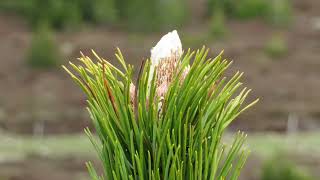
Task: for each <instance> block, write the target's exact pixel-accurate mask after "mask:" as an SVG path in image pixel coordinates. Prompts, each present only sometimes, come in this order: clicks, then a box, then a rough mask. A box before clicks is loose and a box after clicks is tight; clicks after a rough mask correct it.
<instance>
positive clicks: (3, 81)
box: [0, 0, 320, 180]
mask: <svg viewBox="0 0 320 180" xmlns="http://www.w3.org/2000/svg"><path fill="white" fill-rule="evenodd" d="M173 29H177V30H178V32H179V35H180V38H181V40H182V44H183V47H184V48H185V49H187V48H189V47H190V48H193V49H196V48H200V47H201V46H203V45H205V46H207V47H209V48H210V49H211V55H212V56H214V55H217V53H219V52H220V51H221V50H223V49H224V50H225V57H226V58H228V59H230V60H233V61H234V63H233V65H232V68H231V69H230V70H229V71H228V74H232V73H234V72H236V71H237V70H240V71H243V72H245V77H244V79H243V81H244V83H245V85H246V86H248V87H249V88H252V89H253V93H252V95H251V97H250V98H251V100H253V99H255V98H257V97H259V98H260V102H259V103H258V105H256V106H255V107H254V108H252V109H250V110H249V111H248V112H246V113H244V114H243V115H242V116H241V117H240V118H239V119H237V120H236V121H235V122H234V123H233V125H232V127H231V128H230V129H229V131H230V134H232V133H233V132H234V131H236V130H238V129H240V130H243V131H246V132H247V133H248V142H247V146H248V147H249V148H250V149H251V151H252V153H251V156H250V158H249V159H248V163H247V165H246V166H245V168H244V171H243V173H242V175H241V179H243V180H258V179H261V180H278V179H279V180H300V179H302V180H303V179H305V180H309V179H310V180H311V179H314V180H315V179H319V177H320V171H319V169H320V133H319V129H320V95H319V92H320V1H319V0H0V59H1V60H0V63H1V64H0V180H43V179H46V180H57V179H59V180H73V179H74V180H82V179H83V180H85V179H89V178H88V175H87V173H86V168H85V165H84V162H86V161H88V160H90V161H93V162H94V163H96V164H97V165H98V166H99V161H98V160H97V157H96V155H95V152H94V150H93V148H92V147H91V144H90V142H89V141H88V139H87V137H86V136H84V133H83V129H84V128H85V127H87V126H89V127H91V122H90V119H89V117H88V114H87V112H86V109H85V106H86V102H85V99H86V98H85V97H84V96H83V94H82V93H81V92H80V90H79V88H78V87H77V86H76V85H75V84H74V83H73V82H72V81H71V79H70V78H69V77H68V75H67V74H66V73H65V72H64V71H63V70H62V68H61V64H67V63H68V61H69V60H71V61H75V60H76V58H77V57H79V56H80V53H79V52H80V51H82V52H83V53H85V54H86V55H91V49H94V50H95V51H96V52H97V53H98V54H99V55H100V56H102V57H104V58H107V59H108V60H110V61H111V62H112V63H115V61H114V59H115V57H114V51H115V48H116V47H119V48H120V49H121V50H122V52H123V54H124V56H125V57H126V60H127V61H128V62H129V63H130V64H133V65H134V66H135V67H139V66H140V64H141V61H142V60H143V59H146V58H148V57H149V56H150V48H151V47H153V46H154V45H155V44H156V42H157V41H158V40H159V39H160V37H161V36H162V35H164V34H166V33H167V32H168V31H172V30H173ZM228 74H227V75H228Z"/></svg>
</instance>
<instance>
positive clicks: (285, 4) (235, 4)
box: [208, 0, 292, 26]
mask: <svg viewBox="0 0 320 180" xmlns="http://www.w3.org/2000/svg"><path fill="white" fill-rule="evenodd" d="M217 6H222V7H223V9H224V11H225V14H226V15H227V16H228V17H231V18H236V19H242V20H247V19H253V18H261V19H265V20H268V21H269V22H271V23H272V24H274V25H277V26H286V25H288V24H289V23H290V21H291V20H292V10H291V1H290V0H272V1H269V0H237V1H234V0H222V1H221V0H208V15H209V16H211V15H212V13H214V10H215V8H216V7H217Z"/></svg>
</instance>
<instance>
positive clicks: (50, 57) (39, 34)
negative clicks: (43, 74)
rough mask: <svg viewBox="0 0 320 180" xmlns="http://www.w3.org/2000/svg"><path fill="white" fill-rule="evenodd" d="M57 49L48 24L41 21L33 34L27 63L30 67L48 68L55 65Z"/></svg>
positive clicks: (57, 57)
mask: <svg viewBox="0 0 320 180" xmlns="http://www.w3.org/2000/svg"><path fill="white" fill-rule="evenodd" d="M58 62H59V51H58V49H57V47H56V45H55V43H54V40H53V37H52V33H51V31H50V29H49V26H48V25H47V24H46V23H43V24H41V25H40V26H39V28H38V29H37V31H36V32H35V33H34V35H33V39H32V42H31V47H30V49H29V50H28V54H27V63H28V65H29V66H30V67H32V68H39V69H43V68H45V69H48V68H53V67H56V65H57V64H58Z"/></svg>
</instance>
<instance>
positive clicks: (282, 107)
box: [0, 0, 320, 134]
mask: <svg viewBox="0 0 320 180" xmlns="http://www.w3.org/2000/svg"><path fill="white" fill-rule="evenodd" d="M294 7H295V17H294V22H293V24H292V25H291V27H290V28H289V29H288V30H281V32H278V31H277V32H276V31H275V30H274V29H272V27H271V26H270V25H268V24H266V23H263V22H260V21H258V20H255V21H249V22H239V21H233V20H232V21H228V24H227V26H228V28H229V29H228V34H227V37H226V38H225V40H224V41H215V40H206V39H204V42H205V45H206V46H208V47H209V48H211V49H212V55H213V53H214V54H216V53H218V52H219V51H221V50H222V49H225V54H226V55H225V57H227V58H229V59H231V60H233V61H234V64H233V66H232V70H231V71H230V72H235V70H240V71H243V72H245V80H244V82H245V85H246V86H248V87H250V88H252V89H253V93H252V96H251V98H250V99H251V100H253V99H255V98H257V97H259V98H260V102H259V104H258V105H257V106H255V107H254V108H252V109H251V110H250V111H248V112H247V113H245V114H244V115H243V116H241V118H240V119H239V120H237V121H236V122H235V123H234V124H233V127H232V128H233V129H235V128H237V129H239V128H240V129H243V130H272V131H284V130H285V129H286V124H287V120H288V117H289V116H294V117H296V118H297V119H298V120H299V128H300V129H301V130H315V129H318V128H319V127H320V96H319V94H318V93H319V90H320V79H319V77H320V71H319V68H320V59H319V58H320V27H319V26H320V25H319V24H320V11H319V9H320V2H319V1H318V0H305V1H300V0H296V1H295V6H294ZM193 13H196V14H197V15H198V16H200V15H201V13H198V12H197V11H194V12H193ZM199 14H200V15H199ZM191 24H192V25H190V26H188V27H186V28H184V29H181V30H180V29H178V30H179V32H180V35H181V39H182V41H183V43H184V47H189V46H195V44H196V43H195V41H197V37H203V34H205V33H207V27H208V26H207V25H206V24H205V23H201V24H200V23H198V24H197V23H196V22H193V23H191ZM274 33H281V34H282V35H283V37H284V38H285V39H286V42H287V44H288V53H287V54H285V55H284V56H282V57H278V58H272V57H270V56H268V54H266V52H265V46H266V44H267V42H268V40H269V39H270V38H271V36H272V34H274ZM161 34H163V33H153V34H149V35H144V34H136V33H127V32H123V31H116V30H112V29H108V28H105V27H99V28H95V29H91V28H88V27H84V28H82V30H81V31H80V32H72V33H71V32H61V33H57V34H56V41H57V43H58V45H59V47H60V49H61V51H62V53H63V56H64V57H66V58H64V59H62V60H61V64H67V61H68V60H74V59H75V58H76V57H77V56H78V55H79V53H78V52H79V51H80V50H81V51H83V52H84V53H85V54H90V49H95V50H96V51H97V52H98V53H99V54H100V55H101V56H103V57H107V58H108V57H109V58H111V59H110V61H111V62H114V61H113V59H114V56H113V54H114V50H115V47H116V46H118V47H120V48H121V49H122V51H123V53H124V55H125V56H126V57H127V58H126V59H127V61H128V62H129V63H131V64H134V65H136V66H139V64H140V63H141V60H142V59H145V58H147V57H149V49H150V47H152V46H154V44H155V43H156V42H157V40H158V39H159V38H160V37H161ZM31 35H32V33H31V30H30V29H29V28H28V26H27V25H26V24H25V23H24V22H22V21H21V19H19V18H16V17H13V16H12V15H5V14H1V15H0V39H1V43H0V59H1V61H0V63H1V64H0V129H2V130H5V131H11V132H17V133H32V132H34V131H36V130H35V129H37V128H36V127H38V126H39V125H40V126H43V127H44V132H45V133H47V134H49V133H70V132H79V131H82V129H83V128H84V127H86V126H88V125H89V124H90V122H89V118H88V116H87V113H86V110H85V108H84V107H85V97H84V96H83V95H82V94H81V92H80V90H79V89H78V88H77V87H76V86H75V85H74V84H73V83H72V82H71V80H70V78H69V77H68V76H67V75H66V73H65V72H63V70H62V69H61V68H56V69H53V70H51V71H38V70H34V69H31V68H30V67H27V66H26V63H25V54H26V49H27V48H28V47H29V45H30V40H31ZM193 38H194V39H193ZM201 44H202V43H201Z"/></svg>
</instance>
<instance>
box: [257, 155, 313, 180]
mask: <svg viewBox="0 0 320 180" xmlns="http://www.w3.org/2000/svg"><path fill="white" fill-rule="evenodd" d="M261 180H313V178H312V177H311V176H310V175H308V173H306V172H305V171H303V170H301V169H299V168H298V167H297V166H296V165H295V164H294V163H293V162H291V161H290V160H288V159H287V158H285V155H280V154H279V155H276V156H275V157H273V158H271V159H270V160H268V161H267V162H266V163H265V165H264V166H263V169H262V175H261Z"/></svg>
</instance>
